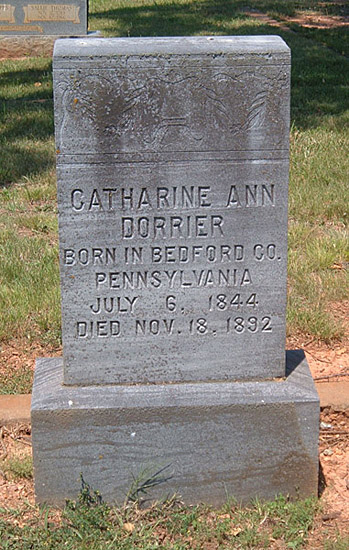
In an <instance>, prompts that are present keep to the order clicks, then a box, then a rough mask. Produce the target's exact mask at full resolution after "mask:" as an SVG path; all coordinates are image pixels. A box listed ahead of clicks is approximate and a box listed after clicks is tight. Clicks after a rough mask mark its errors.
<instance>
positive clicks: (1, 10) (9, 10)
mask: <svg viewBox="0 0 349 550" xmlns="http://www.w3.org/2000/svg"><path fill="white" fill-rule="evenodd" d="M15 9H16V6H12V5H11V4H0V21H7V22H8V23H15V22H16V20H15Z"/></svg>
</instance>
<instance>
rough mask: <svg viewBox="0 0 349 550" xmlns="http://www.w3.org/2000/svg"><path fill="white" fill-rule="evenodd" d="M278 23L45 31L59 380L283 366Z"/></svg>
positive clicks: (251, 371)
mask: <svg viewBox="0 0 349 550" xmlns="http://www.w3.org/2000/svg"><path fill="white" fill-rule="evenodd" d="M289 69H290V54H289V49H288V47H287V46H286V44H285V43H284V42H283V41H282V40H281V38H279V37H275V36H273V37H195V38H154V39H152V38H147V39H141V38H140V39H103V40H99V39H96V40H90V41H87V40H85V39H76V40H63V41H62V40H61V41H57V42H56V45H55V54H54V90H55V92H54V93H55V124H56V143H57V174H58V203H59V225H60V266H61V287H62V314H63V346H64V383H65V384H79V385H85V384H105V383H162V382H190V381H207V380H212V381H219V380H237V379H265V378H272V377H277V376H283V375H284V372H285V358H284V349H285V305H286V259H287V245H286V234H287V184H288V132H289Z"/></svg>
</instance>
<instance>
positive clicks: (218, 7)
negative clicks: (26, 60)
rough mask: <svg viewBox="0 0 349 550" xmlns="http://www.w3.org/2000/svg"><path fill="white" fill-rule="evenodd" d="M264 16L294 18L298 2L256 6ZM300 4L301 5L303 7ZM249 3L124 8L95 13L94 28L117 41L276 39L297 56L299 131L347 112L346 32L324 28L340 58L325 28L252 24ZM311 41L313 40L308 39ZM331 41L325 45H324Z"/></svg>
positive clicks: (295, 99) (294, 73) (295, 89)
mask: <svg viewBox="0 0 349 550" xmlns="http://www.w3.org/2000/svg"><path fill="white" fill-rule="evenodd" d="M248 4H249V6H255V7H256V8H258V10H260V11H265V12H266V11H269V12H270V11H272V12H273V13H279V14H280V15H285V14H286V15H294V7H295V6H297V3H296V2H290V3H288V4H289V5H288V6H286V5H285V2H275V1H271V2H258V3H257V2H255V1H253V0H251V1H250V2H249V3H248ZM298 4H299V3H298ZM244 6H246V1H245V0H243V1H234V2H233V1H232V0H230V1H229V0H228V1H223V0H216V1H215V0H210V1H207V0H205V1H195V2H190V1H188V2H180V1H179V2H171V3H170V2H168V3H163V4H157V3H155V2H154V3H150V2H149V3H148V4H145V5H137V4H136V5H133V6H132V5H129V6H126V7H125V5H124V6H123V7H119V8H117V7H116V8H112V9H109V10H107V11H103V12H102V11H100V12H97V13H93V14H91V18H90V20H91V22H92V23H94V27H95V28H98V29H100V30H102V32H103V31H106V32H107V33H108V34H109V35H113V36H188V35H198V34H218V35H251V34H252V35H255V34H277V35H280V36H282V37H283V38H284V40H285V41H286V42H287V43H288V45H289V46H290V48H291V51H292V111H291V118H292V122H293V123H294V124H295V125H296V126H297V127H298V128H303V129H305V128H309V127H316V126H318V125H319V124H320V123H321V122H322V119H323V117H324V116H328V115H330V116H338V115H341V114H342V113H344V112H345V110H346V109H347V108H348V103H349V100H347V101H346V100H345V96H344V93H345V87H346V86H347V85H348V83H349V78H348V75H349V60H348V59H346V58H345V57H343V56H342V55H340V54H341V51H342V50H341V48H342V45H343V43H344V41H345V36H346V33H347V29H346V28H342V30H341V29H331V30H329V29H325V30H324V33H326V36H327V40H328V36H329V34H331V33H332V35H331V36H332V45H331V47H333V48H336V49H337V52H339V53H338V54H337V53H336V52H334V51H331V50H330V49H328V48H327V47H326V45H323V44H322V43H321V42H322V39H321V36H322V35H321V32H322V30H321V29H316V31H317V32H316V33H314V39H312V36H311V33H310V34H309V33H308V34H309V36H308V34H307V35H306V36H305V35H304V36H303V34H301V33H295V32H291V31H289V32H288V31H281V30H280V29H278V28H277V27H274V26H270V25H267V24H260V23H258V22H256V21H253V20H251V19H250V18H249V17H247V16H246V15H245V14H244V13H242V12H241V9H242V8H243V7H244ZM309 38H310V39H309ZM325 42H326V41H325Z"/></svg>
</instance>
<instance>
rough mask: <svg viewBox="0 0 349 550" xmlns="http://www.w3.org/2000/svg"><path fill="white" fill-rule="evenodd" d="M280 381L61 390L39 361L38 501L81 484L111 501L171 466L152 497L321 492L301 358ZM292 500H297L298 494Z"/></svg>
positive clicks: (314, 423)
mask: <svg viewBox="0 0 349 550" xmlns="http://www.w3.org/2000/svg"><path fill="white" fill-rule="evenodd" d="M287 370H288V376H287V378H286V380H285V381H282V382H275V381H270V382H221V383H206V384H205V383H198V384H167V385H148V386H144V385H139V386H108V387H99V386H90V387H67V386H64V385H62V379H63V367H62V360H61V359H56V358H53V359H40V360H39V361H38V363H37V367H36V372H35V381H34V388H33V396H32V427H33V449H34V466H35V471H34V473H35V492H36V498H37V501H38V502H40V503H44V502H48V503H52V504H57V505H62V504H64V502H65V499H66V498H75V497H76V496H77V495H78V492H79V489H80V482H79V477H80V473H82V474H83V477H84V479H85V481H87V482H88V483H90V484H91V485H92V486H93V487H94V488H96V489H99V490H100V491H101V493H102V496H103V497H104V499H105V500H106V501H108V502H114V501H115V500H117V501H118V502H119V503H120V502H122V501H123V500H124V498H125V495H126V493H127V491H128V490H129V489H130V486H131V482H132V479H133V478H132V475H134V476H136V477H137V476H138V474H140V472H141V471H142V470H144V469H145V468H149V469H150V470H151V471H152V473H154V472H155V471H156V470H158V469H160V468H162V467H165V466H168V468H167V469H165V470H164V472H163V474H162V475H163V476H164V477H165V478H166V477H170V479H167V481H166V482H164V483H162V484H160V485H159V486H158V487H157V488H155V489H154V490H153V491H151V494H150V496H151V498H154V499H155V498H159V497H163V496H166V495H168V494H171V493H172V492H175V491H176V492H178V493H179V494H180V495H181V496H182V497H183V499H184V500H185V502H187V503H197V502H201V501H206V502H210V503H212V504H222V503H223V502H225V500H226V498H227V495H233V496H235V497H236V498H237V499H239V500H241V501H243V502H246V501H248V500H249V499H250V498H253V497H256V496H259V497H262V498H272V497H273V496H275V495H277V494H280V493H283V494H290V495H293V494H295V493H296V491H298V490H299V494H300V495H302V496H303V495H304V496H305V495H309V494H312V493H315V492H316V490H317V474H318V455H317V442H318V425H319V422H318V417H319V401H318V397H317V394H316V390H315V388H314V384H313V381H312V378H311V374H310V372H309V368H308V365H307V363H306V359H305V357H304V354H303V352H302V351H292V352H288V353H287ZM297 494H298V493H297Z"/></svg>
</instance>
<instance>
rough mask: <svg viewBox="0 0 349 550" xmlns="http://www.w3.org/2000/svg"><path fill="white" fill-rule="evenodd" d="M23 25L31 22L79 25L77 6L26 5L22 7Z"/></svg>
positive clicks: (78, 8)
mask: <svg viewBox="0 0 349 550" xmlns="http://www.w3.org/2000/svg"><path fill="white" fill-rule="evenodd" d="M23 10H24V23H31V22H33V21H69V22H71V23H75V24H78V23H80V19H79V10H80V7H79V6H74V5H73V4H28V5H27V6H24V7H23Z"/></svg>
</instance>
